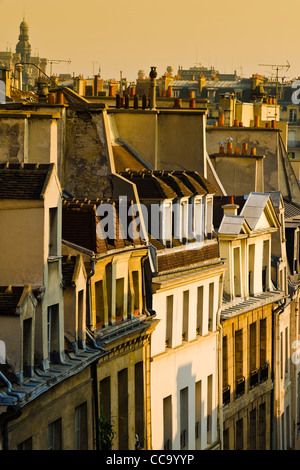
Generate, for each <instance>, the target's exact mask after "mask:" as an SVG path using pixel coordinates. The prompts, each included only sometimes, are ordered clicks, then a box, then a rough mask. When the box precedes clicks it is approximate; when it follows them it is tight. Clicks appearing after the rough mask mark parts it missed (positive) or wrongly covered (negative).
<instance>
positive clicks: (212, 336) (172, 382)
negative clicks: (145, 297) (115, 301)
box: [151, 275, 219, 450]
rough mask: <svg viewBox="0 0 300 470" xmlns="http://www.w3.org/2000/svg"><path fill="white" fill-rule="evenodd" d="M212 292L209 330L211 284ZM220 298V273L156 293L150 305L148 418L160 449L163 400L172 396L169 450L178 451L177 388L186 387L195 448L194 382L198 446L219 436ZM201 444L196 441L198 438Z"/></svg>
mask: <svg viewBox="0 0 300 470" xmlns="http://www.w3.org/2000/svg"><path fill="white" fill-rule="evenodd" d="M211 283H213V284H214V292H213V311H212V318H213V327H212V329H213V332H210V331H208V320H209V284H211ZM200 286H203V311H202V313H203V316H202V321H203V327H202V335H201V336H200V335H199V334H197V332H196V327H197V292H198V287H200ZM186 290H189V322H188V338H187V341H183V339H182V325H183V292H184V291H186ZM169 295H173V332H172V348H170V347H166V343H165V339H166V327H167V321H166V304H167V296H169ZM218 296H219V276H218V275H216V276H214V277H211V278H206V279H202V280H201V281H200V280H199V278H198V280H197V281H194V282H190V283H185V284H182V285H180V286H174V287H173V288H169V289H165V290H160V291H157V292H156V293H155V294H154V296H153V308H154V310H155V311H156V313H157V318H158V319H160V322H159V324H158V325H157V327H156V329H155V331H154V333H153V335H152V339H151V357H152V362H151V415H152V418H151V421H152V448H153V449H154V450H163V449H164V418H163V414H164V413H163V400H164V398H166V397H169V396H171V400H172V441H173V442H172V448H173V450H175V449H177V450H180V390H182V389H184V388H186V387H188V416H189V418H188V448H186V449H185V450H187V449H189V450H193V449H196V442H195V422H196V419H195V386H196V385H195V384H196V383H197V382H199V381H201V389H202V390H201V402H202V404H201V407H202V413H201V449H205V448H206V447H207V446H208V445H209V444H212V443H213V442H215V441H216V439H217V403H218V332H217V331H216V329H217V328H216V319H217V310H218ZM210 375H212V419H211V426H212V428H211V429H212V431H211V442H208V435H207V403H208V399H207V384H208V377H209V376H210ZM198 442H199V441H198Z"/></svg>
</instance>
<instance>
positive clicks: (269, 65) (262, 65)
mask: <svg viewBox="0 0 300 470" xmlns="http://www.w3.org/2000/svg"><path fill="white" fill-rule="evenodd" d="M258 65H259V66H260V67H272V69H273V70H276V93H275V97H276V104H275V121H276V117H277V98H278V78H279V76H278V72H279V70H282V69H286V71H288V69H289V68H290V64H289V61H288V60H287V64H286V65H277V64H258Z"/></svg>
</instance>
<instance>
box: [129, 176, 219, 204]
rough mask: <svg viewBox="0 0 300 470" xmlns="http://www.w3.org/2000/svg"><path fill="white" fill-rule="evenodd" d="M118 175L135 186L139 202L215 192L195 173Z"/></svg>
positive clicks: (206, 181) (205, 180)
mask: <svg viewBox="0 0 300 470" xmlns="http://www.w3.org/2000/svg"><path fill="white" fill-rule="evenodd" d="M120 174H121V175H122V176H123V177H124V178H126V179H128V180H130V181H131V182H132V183H134V184H136V186H137V190H138V194H139V198H140V200H141V201H144V200H155V199H156V200H160V201H161V200H163V199H176V198H181V197H191V196H196V195H206V194H215V192H216V190H215V188H214V187H213V186H212V184H211V183H210V182H209V181H208V180H207V179H206V178H204V177H203V176H202V175H200V174H199V173H198V172H197V171H179V170H178V171H169V170H153V171H151V170H148V171H147V170H145V171H130V170H129V171H124V172H120Z"/></svg>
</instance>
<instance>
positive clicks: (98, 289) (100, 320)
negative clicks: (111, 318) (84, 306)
mask: <svg viewBox="0 0 300 470" xmlns="http://www.w3.org/2000/svg"><path fill="white" fill-rule="evenodd" d="M95 299H96V323H97V327H98V328H101V327H102V326H103V325H104V324H105V321H104V297H103V281H97V282H95Z"/></svg>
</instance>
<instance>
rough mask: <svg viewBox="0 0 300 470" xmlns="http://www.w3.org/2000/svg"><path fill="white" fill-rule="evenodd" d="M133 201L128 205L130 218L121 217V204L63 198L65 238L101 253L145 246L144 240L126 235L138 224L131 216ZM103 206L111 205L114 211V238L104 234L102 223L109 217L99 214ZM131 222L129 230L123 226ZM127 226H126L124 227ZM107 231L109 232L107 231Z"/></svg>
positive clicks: (63, 237)
mask: <svg viewBox="0 0 300 470" xmlns="http://www.w3.org/2000/svg"><path fill="white" fill-rule="evenodd" d="M131 203H132V202H131V201H129V202H128V205H127V208H126V210H127V219H126V221H125V220H123V217H119V201H113V200H110V199H107V200H100V199H97V200H94V201H92V200H88V199H85V200H78V199H75V198H74V199H63V205H62V239H63V240H66V241H69V242H71V243H74V244H76V245H79V246H81V247H84V248H86V249H88V250H91V251H93V252H95V253H98V254H101V253H106V252H107V251H110V250H113V249H120V248H125V247H127V246H130V245H132V246H137V245H141V244H144V241H143V240H141V239H140V238H135V239H131V238H130V236H129V234H128V235H127V236H126V235H125V234H126V233H127V227H129V225H130V224H134V223H135V218H134V216H128V209H129V205H130V204H131ZM101 204H109V206H111V207H112V208H113V209H114V210H113V217H114V220H113V224H114V225H113V226H114V238H109V237H108V236H106V234H104V233H102V234H101V232H100V228H99V222H100V221H101V220H102V219H104V218H107V214H106V213H105V214H104V215H103V216H102V217H100V216H98V215H97V208H98V206H99V205H101ZM125 223H127V227H126V229H125V227H124V226H123V225H124V224H125ZM122 224H123V225H122ZM105 230H107V229H106V228H105Z"/></svg>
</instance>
